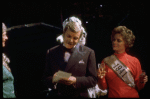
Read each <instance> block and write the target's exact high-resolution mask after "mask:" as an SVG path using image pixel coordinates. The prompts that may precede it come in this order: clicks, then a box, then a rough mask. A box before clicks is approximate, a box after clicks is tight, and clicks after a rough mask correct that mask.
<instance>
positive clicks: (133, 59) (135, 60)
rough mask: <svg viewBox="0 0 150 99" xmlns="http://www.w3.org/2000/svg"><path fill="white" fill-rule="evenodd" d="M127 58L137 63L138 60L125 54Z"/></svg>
mask: <svg viewBox="0 0 150 99" xmlns="http://www.w3.org/2000/svg"><path fill="white" fill-rule="evenodd" d="M127 58H128V60H132V61H134V62H139V59H138V58H137V57H135V56H132V55H129V54H127Z"/></svg>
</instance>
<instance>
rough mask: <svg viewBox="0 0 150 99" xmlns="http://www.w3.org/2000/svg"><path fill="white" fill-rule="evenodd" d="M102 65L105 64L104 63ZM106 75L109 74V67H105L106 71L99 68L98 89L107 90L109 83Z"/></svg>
mask: <svg viewBox="0 0 150 99" xmlns="http://www.w3.org/2000/svg"><path fill="white" fill-rule="evenodd" d="M102 63H104V62H103V61H102ZM106 73H107V65H105V67H104V70H102V69H100V68H98V71H97V77H98V83H97V84H98V87H99V88H100V89H102V90H105V89H107V82H106V78H105V77H106Z"/></svg>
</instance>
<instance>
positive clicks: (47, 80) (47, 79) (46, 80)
mask: <svg viewBox="0 0 150 99" xmlns="http://www.w3.org/2000/svg"><path fill="white" fill-rule="evenodd" d="M52 78H53V74H52V71H51V69H50V53H49V50H48V51H47V53H46V66H45V69H44V73H43V78H42V80H43V84H44V85H45V87H48V88H53V84H52Z"/></svg>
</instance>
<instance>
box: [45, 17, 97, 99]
mask: <svg viewBox="0 0 150 99" xmlns="http://www.w3.org/2000/svg"><path fill="white" fill-rule="evenodd" d="M84 33H86V32H84V28H83V27H82V23H81V21H80V20H79V19H78V18H76V17H69V18H67V19H66V20H65V21H64V22H63V35H62V38H63V41H62V44H60V45H57V46H55V47H53V48H50V49H48V50H47V54H46V55H47V56H46V67H45V71H44V75H43V81H44V84H45V85H46V86H47V87H48V88H52V90H54V89H55V91H56V96H60V97H64V96H65V97H88V91H87V89H88V88H91V87H94V86H95V85H96V82H97V75H96V59H95V52H94V50H92V49H91V48H89V47H86V46H84V45H85V42H84V43H83V44H81V43H80V41H82V40H83V39H82V40H81V38H82V37H86V35H87V34H85V35H84ZM59 70H61V71H63V72H67V73H70V74H71V76H70V77H69V78H65V77H64V78H60V79H59V81H58V82H52V81H53V79H55V78H56V77H57V76H58V75H57V72H58V71H59ZM54 86H55V88H53V87H54Z"/></svg>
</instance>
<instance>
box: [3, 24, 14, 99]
mask: <svg viewBox="0 0 150 99" xmlns="http://www.w3.org/2000/svg"><path fill="white" fill-rule="evenodd" d="M6 40H8V37H7V27H6V25H5V24H4V23H2V47H5V42H6ZM2 58H3V61H2V62H3V64H2V68H3V98H15V97H16V96H15V93H14V85H13V83H14V77H13V75H12V73H11V69H10V67H9V63H10V60H9V58H8V57H7V56H6V55H5V54H4V53H2Z"/></svg>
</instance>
